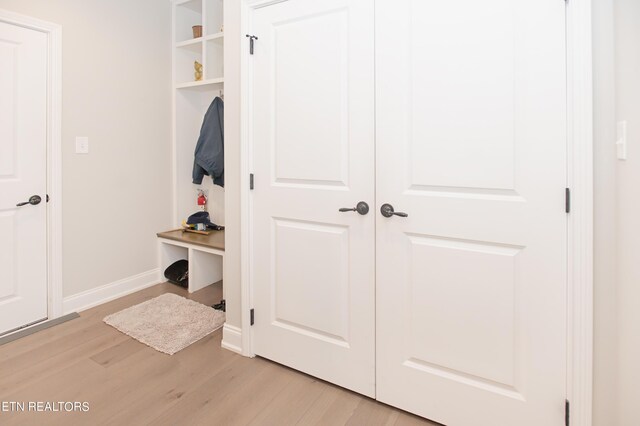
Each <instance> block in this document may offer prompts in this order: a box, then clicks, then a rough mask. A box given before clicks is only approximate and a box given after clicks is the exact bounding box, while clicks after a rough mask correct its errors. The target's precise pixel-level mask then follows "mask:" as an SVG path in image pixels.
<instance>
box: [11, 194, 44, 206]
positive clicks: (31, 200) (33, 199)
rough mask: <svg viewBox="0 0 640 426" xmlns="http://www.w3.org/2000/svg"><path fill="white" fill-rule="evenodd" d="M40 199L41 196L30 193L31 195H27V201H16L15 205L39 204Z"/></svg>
mask: <svg viewBox="0 0 640 426" xmlns="http://www.w3.org/2000/svg"><path fill="white" fill-rule="evenodd" d="M40 201H42V198H41V197H40V196H39V195H32V196H31V197H29V201H23V202H22V203H18V204H16V207H21V206H26V205H27V204H31V205H32V206H35V205H36V204H40Z"/></svg>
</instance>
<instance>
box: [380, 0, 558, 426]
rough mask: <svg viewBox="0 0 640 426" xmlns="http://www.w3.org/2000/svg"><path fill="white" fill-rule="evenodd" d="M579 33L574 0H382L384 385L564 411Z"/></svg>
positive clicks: (450, 413)
mask: <svg viewBox="0 0 640 426" xmlns="http://www.w3.org/2000/svg"><path fill="white" fill-rule="evenodd" d="M391 28H392V29H393V30H390V29H391ZM565 49H566V47H565V5H564V2H561V1H555V0H518V1H513V0H491V1H489V2H486V1H485V2H477V1H474V0H465V1H462V2H461V1H457V2H431V1H416V0H393V1H390V0H380V1H377V2H376V99H377V104H376V139H377V143H376V150H377V151H376V155H377V164H376V176H377V180H376V185H377V188H376V189H377V194H376V195H377V204H378V206H377V208H379V206H380V205H381V204H382V203H390V204H391V205H393V207H394V208H395V210H396V211H402V212H406V213H407V214H408V217H407V218H401V217H395V216H394V217H391V218H379V219H378V220H377V240H376V241H377V244H376V247H377V252H376V253H377V262H376V265H377V269H376V278H377V287H376V298H377V308H376V326H377V332H376V336H377V341H376V345H377V352H376V354H377V358H376V365H377V380H376V386H377V388H376V389H377V395H378V399H379V400H381V401H383V402H386V403H389V404H391V405H394V406H397V407H400V408H403V409H405V410H408V411H411V412H413V413H416V414H419V415H421V416H424V417H427V418H430V419H433V420H436V421H438V422H442V423H444V424H447V425H449V426H457V425H471V424H479V425H488V424H491V425H496V426H498V425H505V426H506V425H519V426H528V425H532V426H533V425H556V424H557V425H559V424H562V422H563V420H564V402H565V397H566V377H567V369H566V347H567V340H566V314H567V268H566V264H567V256H566V250H567V217H566V213H565V210H564V208H565V204H564V203H565V198H564V196H565V186H566V181H567V166H566V162H567V161H566V150H567V124H566V93H567V92H566V82H565V80H566V69H565Z"/></svg>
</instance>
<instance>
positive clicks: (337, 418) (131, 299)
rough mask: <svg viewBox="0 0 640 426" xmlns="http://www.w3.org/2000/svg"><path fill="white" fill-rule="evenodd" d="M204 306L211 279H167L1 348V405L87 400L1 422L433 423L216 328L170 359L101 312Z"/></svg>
mask: <svg viewBox="0 0 640 426" xmlns="http://www.w3.org/2000/svg"><path fill="white" fill-rule="evenodd" d="M168 292H171V293H176V294H180V295H182V296H185V297H189V298H190V299H194V300H196V301H198V302H201V303H204V304H207V305H211V304H213V303H217V302H218V301H219V300H220V298H221V288H220V285H219V284H216V285H213V286H209V287H207V288H205V289H202V290H200V291H198V292H196V293H193V294H191V295H189V294H188V293H187V292H186V291H185V290H183V289H181V288H179V287H177V286H174V285H172V284H167V283H165V284H158V285H156V286H154V287H150V288H148V289H146V290H143V291H140V292H137V293H134V294H131V295H129V296H126V297H123V298H121V299H117V300H114V301H112V302H109V303H107V304H104V305H101V306H98V307H95V308H93V309H90V310H87V311H85V312H82V313H81V314H80V318H78V319H75V320H73V321H70V322H67V323H64V324H61V325H59V326H56V327H53V328H50V329H47V330H43V331H40V332H38V333H35V334H33V335H30V336H27V337H25V338H22V339H20V340H17V341H15V342H11V343H8V344H6V345H4V346H0V404H1V403H2V402H4V403H10V402H12V401H14V402H25V403H28V402H29V401H43V402H46V401H52V402H58V401H70V402H74V401H80V402H83V401H86V402H88V403H89V411H88V412H72V413H66V412H53V413H52V412H47V413H26V412H16V411H3V410H2V406H1V405H0V424H1V425H150V424H153V425H172V426H173V425H260V426H262V425H278V426H284V425H366V426H375V425H385V426H392V425H395V426H410V425H435V423H430V422H428V421H426V420H423V419H420V418H418V417H416V416H413V415H411V414H408V413H405V412H403V411H400V410H396V409H394V408H392V407H389V406H387V405H384V404H380V403H378V402H376V401H374V400H371V399H369V398H366V397H363V396H360V395H358V394H355V393H353V392H350V391H347V390H345V389H342V388H339V387H337V386H333V385H331V384H329V383H326V382H323V381H321V380H318V379H315V378H313V377H311V376H307V375H305V374H302V373H299V372H297V371H294V370H291V369H289V368H286V367H283V366H281V365H279V364H276V363H273V362H271V361H268V360H265V359H262V358H253V359H250V358H245V357H242V356H240V355H237V354H235V353H232V352H230V351H227V350H225V349H222V348H221V347H220V341H221V338H222V332H221V330H218V331H216V332H214V333H212V334H211V335H209V336H207V337H205V338H204V339H202V340H200V341H198V342H196V343H194V344H193V345H191V346H189V347H188V348H186V349H184V350H182V351H180V352H178V353H177V354H175V355H173V356H168V355H165V354H162V353H160V352H157V351H155V350H153V349H151V348H149V347H147V346H145V345H143V344H142V343H139V342H137V341H136V340H134V339H132V338H130V337H128V336H126V335H124V334H122V333H120V332H118V331H117V330H115V329H114V328H112V327H110V326H108V325H106V324H104V323H103V322H102V318H104V317H105V316H106V315H108V314H111V313H114V312H118V311H120V310H122V309H124V308H126V307H129V306H132V305H135V304H137V303H140V302H143V301H145V300H148V299H151V298H153V297H156V296H158V295H160V294H163V293H168Z"/></svg>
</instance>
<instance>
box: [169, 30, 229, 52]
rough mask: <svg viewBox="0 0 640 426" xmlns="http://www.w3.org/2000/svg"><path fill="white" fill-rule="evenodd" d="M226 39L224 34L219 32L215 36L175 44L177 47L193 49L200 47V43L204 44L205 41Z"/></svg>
mask: <svg viewBox="0 0 640 426" xmlns="http://www.w3.org/2000/svg"><path fill="white" fill-rule="evenodd" d="M223 37H224V33H222V32H219V33H215V34H210V35H208V36H204V37H198V38H192V39H189V40H183V41H179V42H178V43H176V44H175V46H176V47H178V48H179V47H192V46H195V45H198V44H200V43H202V42H203V41H208V40H217V39H222V38H223Z"/></svg>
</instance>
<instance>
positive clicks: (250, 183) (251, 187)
mask: <svg viewBox="0 0 640 426" xmlns="http://www.w3.org/2000/svg"><path fill="white" fill-rule="evenodd" d="M249 189H251V190H253V173H249Z"/></svg>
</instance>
